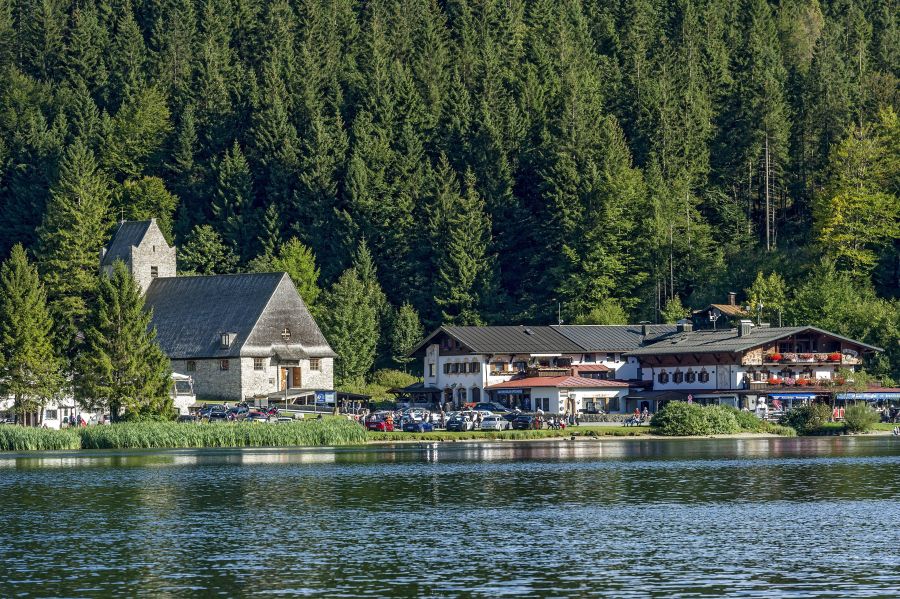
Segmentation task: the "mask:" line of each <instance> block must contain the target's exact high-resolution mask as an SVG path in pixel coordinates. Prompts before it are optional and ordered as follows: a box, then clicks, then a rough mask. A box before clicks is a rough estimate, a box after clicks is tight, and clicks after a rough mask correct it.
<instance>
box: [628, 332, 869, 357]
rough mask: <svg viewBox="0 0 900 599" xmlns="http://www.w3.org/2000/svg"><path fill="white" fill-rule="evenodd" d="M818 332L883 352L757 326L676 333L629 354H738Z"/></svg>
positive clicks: (866, 345) (859, 342)
mask: <svg viewBox="0 0 900 599" xmlns="http://www.w3.org/2000/svg"><path fill="white" fill-rule="evenodd" d="M810 331H813V332H816V333H821V334H823V335H829V336H831V337H834V338H835V339H840V340H842V341H846V342H848V343H853V344H855V345H858V346H860V347H862V348H865V349H868V350H871V351H884V350H882V349H881V348H880V347H875V346H874V345H868V344H866V343H863V342H861V341H856V340H854V339H850V338H848V337H843V336H841V335H838V334H836V333H832V332H830V331H826V330H824V329H820V328H817V327H809V326H807V327H768V328H767V327H754V328H753V329H751V331H750V332H749V333H748V334H746V335H743V336H741V335H739V334H738V330H737V329H722V330H718V331H709V330H702V331H689V332H684V333H676V334H674V335H671V336H670V337H668V338H666V339H664V340H662V341H658V342H657V343H654V344H652V345H648V346H647V347H642V348H639V349H636V350H634V351H630V352H628V354H629V355H632V356H655V355H665V354H703V353H735V352H742V351H746V350H748V349H752V348H754V347H758V346H760V345H765V344H768V343H772V342H773V341H778V340H779V339H783V338H785V337H790V336H791V335H797V334H799V333H806V332H810Z"/></svg>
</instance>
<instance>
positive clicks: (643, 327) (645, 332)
mask: <svg viewBox="0 0 900 599" xmlns="http://www.w3.org/2000/svg"><path fill="white" fill-rule="evenodd" d="M649 334H650V327H648V326H647V325H646V324H641V337H646V336H647V335H649Z"/></svg>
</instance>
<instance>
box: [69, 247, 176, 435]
mask: <svg viewBox="0 0 900 599" xmlns="http://www.w3.org/2000/svg"><path fill="white" fill-rule="evenodd" d="M150 319H151V313H150V312H149V311H148V310H146V309H145V307H144V299H143V296H142V295H141V291H140V288H139V287H138V285H137V283H136V282H135V281H134V278H133V277H132V276H131V273H130V272H128V269H127V268H126V266H125V264H124V263H122V262H121V261H117V262H116V264H115V265H114V267H113V272H112V276H106V275H104V276H102V277H101V279H100V285H99V290H98V293H97V303H96V307H95V309H94V311H93V313H92V314H91V318H90V321H89V326H88V327H87V329H86V331H85V343H84V348H83V349H82V351H80V352H79V355H78V359H77V373H76V376H75V386H76V398H77V399H78V401H79V403H80V404H81V405H82V406H83V407H84V408H85V409H93V410H96V409H103V410H109V413H110V417H111V418H112V420H113V421H116V420H119V419H120V418H124V419H125V420H131V419H140V418H152V419H157V418H158V419H170V418H172V416H173V415H174V411H173V407H172V399H171V397H170V396H169V388H170V386H171V384H172V381H171V378H170V377H171V372H172V371H171V366H170V363H169V359H168V358H167V357H166V355H165V354H164V353H163V351H162V349H160V347H159V345H158V344H157V343H156V329H155V328H151V327H150Z"/></svg>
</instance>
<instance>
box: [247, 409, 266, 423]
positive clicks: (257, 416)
mask: <svg viewBox="0 0 900 599" xmlns="http://www.w3.org/2000/svg"><path fill="white" fill-rule="evenodd" d="M269 418H270V416H269V415H268V414H267V413H266V412H259V411H256V410H254V411H252V412H250V413H249V414H247V418H246V420H247V422H268V421H269Z"/></svg>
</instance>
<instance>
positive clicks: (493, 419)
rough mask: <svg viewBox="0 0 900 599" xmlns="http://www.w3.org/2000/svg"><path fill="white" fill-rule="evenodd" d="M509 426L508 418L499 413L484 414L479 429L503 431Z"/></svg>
mask: <svg viewBox="0 0 900 599" xmlns="http://www.w3.org/2000/svg"><path fill="white" fill-rule="evenodd" d="M509 426H510V424H509V420H507V419H506V418H504V417H503V416H500V415H499V414H491V415H490V416H485V417H484V420H482V421H481V430H483V431H505V430H506V429H508V428H509Z"/></svg>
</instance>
